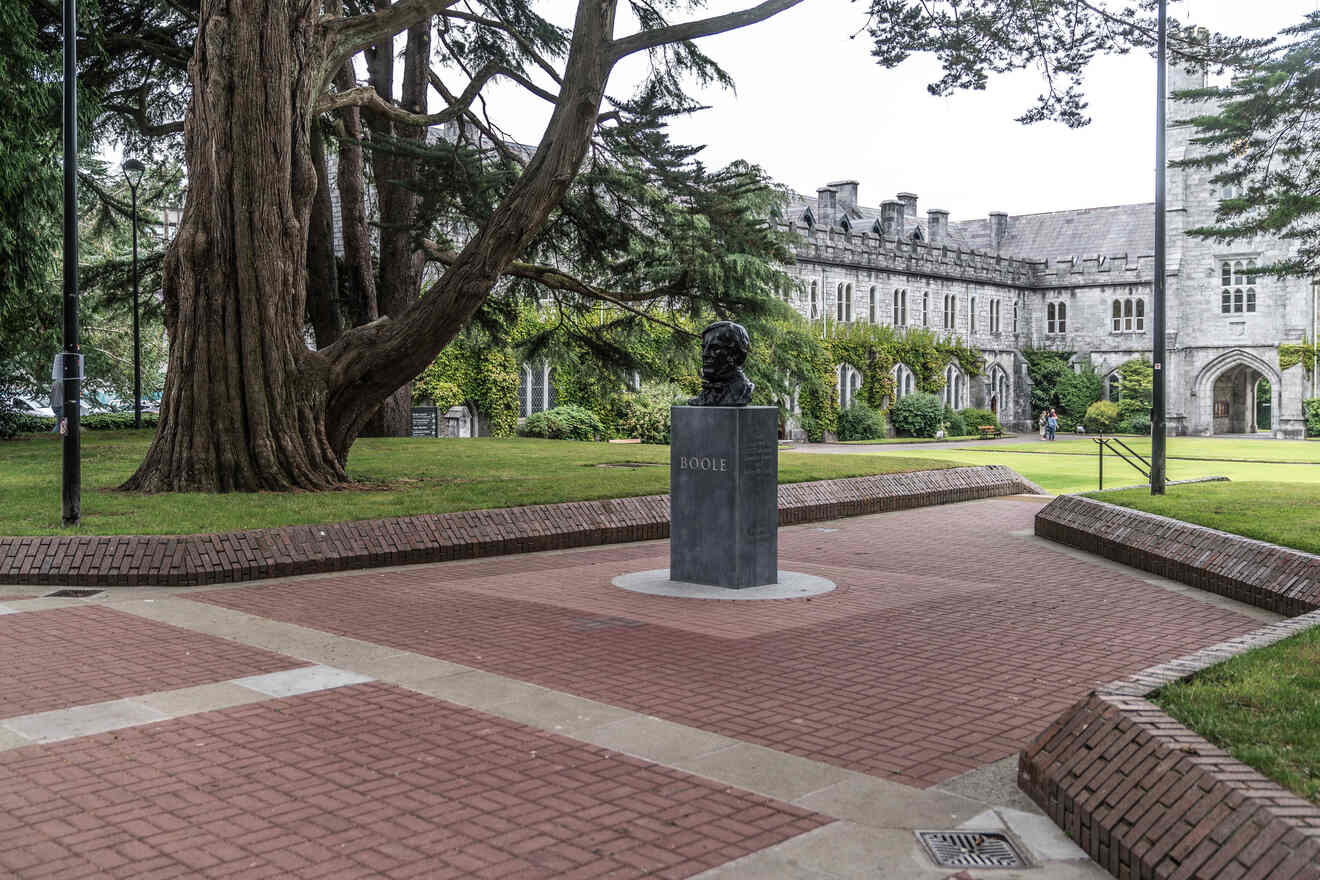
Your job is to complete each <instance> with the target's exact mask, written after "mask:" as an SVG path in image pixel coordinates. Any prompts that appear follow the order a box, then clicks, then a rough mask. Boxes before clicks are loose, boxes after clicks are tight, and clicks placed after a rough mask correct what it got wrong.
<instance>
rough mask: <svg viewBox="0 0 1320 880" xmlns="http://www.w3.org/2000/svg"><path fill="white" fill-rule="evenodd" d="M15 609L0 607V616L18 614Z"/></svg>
mask: <svg viewBox="0 0 1320 880" xmlns="http://www.w3.org/2000/svg"><path fill="white" fill-rule="evenodd" d="M18 613H19V612H18V609H17V608H10V607H9V606H8V605H0V614H18Z"/></svg>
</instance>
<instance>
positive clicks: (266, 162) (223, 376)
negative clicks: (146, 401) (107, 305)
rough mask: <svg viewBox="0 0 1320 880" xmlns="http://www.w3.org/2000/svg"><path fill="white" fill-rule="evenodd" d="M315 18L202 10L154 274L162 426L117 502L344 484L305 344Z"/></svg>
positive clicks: (222, 4)
mask: <svg viewBox="0 0 1320 880" xmlns="http://www.w3.org/2000/svg"><path fill="white" fill-rule="evenodd" d="M318 11H319V5H318V4H315V3H310V2H305V0H301V2H300V0H203V3H202V7H201V15H200V21H199V30H198V34H197V42H196V49H195V52H194V56H193V60H192V64H191V65H190V68H189V70H190V75H191V79H192V88H193V95H192V102H191V105H190V107H189V111H188V118H187V124H186V127H185V134H184V137H185V145H186V151H187V159H188V175H189V187H188V197H187V202H186V203H185V206H184V212H183V220H182V223H181V225H180V228H179V233H178V236H177V237H176V238H175V241H174V244H173V246H172V248H171V250H170V253H169V258H168V262H167V265H166V269H165V291H164V294H165V298H166V301H167V312H168V316H167V320H168V324H169V327H168V329H169V332H170V358H169V370H168V372H167V373H166V380H165V394H164V398H163V400H162V403H161V417H160V426H159V428H158V429H157V432H156V437H155V440H154V441H153V442H152V445H151V449H150V450H149V451H148V453H147V456H146V459H145V460H144V461H143V463H142V466H141V467H140V468H139V469H138V471H137V473H136V474H134V476H133V477H132V478H131V479H130V480H129V481H128V482H127V483H126V484H125V488H127V489H137V490H143V491H180V490H185V491H186V490H196V491H220V492H224V491H232V490H260V489H291V488H304V489H322V488H327V487H330V486H333V485H336V484H338V483H341V482H342V481H344V480H345V479H346V475H345V472H344V468H343V465H342V462H341V458H340V457H339V456H337V455H336V454H335V451H334V449H333V448H332V446H331V444H330V443H329V442H328V440H327V436H326V428H325V411H326V401H327V398H328V392H329V387H328V379H329V371H328V369H327V365H326V361H325V360H324V359H323V358H322V357H321V356H320V355H318V354H317V353H316V352H312V351H309V350H308V348H307V346H306V344H305V343H304V341H303V338H302V327H303V317H304V313H303V307H304V296H305V293H306V289H307V235H308V226H309V223H310V218H311V209H312V200H313V197H314V195H315V192H316V171H315V168H314V167H313V164H312V161H311V146H310V143H309V136H310V131H311V119H312V108H313V107H314V102H315V100H316V98H317V97H318V95H319V92H320V89H321V87H322V73H321V69H320V67H321V62H322V60H323V59H322V58H321V56H320V51H321V49H320V46H319V45H318V44H317V39H316V36H317V29H316V23H317V13H318Z"/></svg>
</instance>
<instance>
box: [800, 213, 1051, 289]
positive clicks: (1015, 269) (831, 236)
mask: <svg viewBox="0 0 1320 880" xmlns="http://www.w3.org/2000/svg"><path fill="white" fill-rule="evenodd" d="M792 231H793V232H794V233H796V234H797V236H798V238H799V241H798V244H797V246H796V248H795V251H796V253H797V258H798V260H799V261H806V262H817V263H830V264H833V265H839V266H849V267H852V268H859V269H872V270H877V271H885V272H897V273H906V274H912V275H928V276H933V277H937V278H948V279H953V280H959V281H978V282H982V283H986V284H1002V285H1008V286H1014V287H1035V286H1037V285H1038V284H1039V281H1038V280H1037V279H1039V278H1040V277H1041V274H1042V271H1043V267H1044V264H1043V263H1041V262H1039V261H1034V260H1024V259H1019V258H1017V257H1008V256H1004V255H1002V254H993V253H989V252H987V251H980V250H974V249H972V248H967V247H964V246H962V245H959V244H956V243H953V242H943V243H939V244H930V243H927V242H925V241H919V240H914V239H905V238H898V237H890V236H885V235H876V234H874V233H871V232H844V231H842V230H838V229H826V228H822V227H815V228H812V227H808V226H806V225H804V224H793V226H792Z"/></svg>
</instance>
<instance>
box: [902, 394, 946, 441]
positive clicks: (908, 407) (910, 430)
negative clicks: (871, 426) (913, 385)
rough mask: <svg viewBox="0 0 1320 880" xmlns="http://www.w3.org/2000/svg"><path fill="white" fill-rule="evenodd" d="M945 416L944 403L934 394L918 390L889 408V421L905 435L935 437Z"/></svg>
mask: <svg viewBox="0 0 1320 880" xmlns="http://www.w3.org/2000/svg"><path fill="white" fill-rule="evenodd" d="M943 418H944V404H943V403H941V402H940V399H939V398H938V397H936V396H935V395H934V394H926V393H925V392H923V391H917V392H915V393H913V394H909V395H907V396H906V397H903V398H901V399H900V400H899V401H898V402H897V403H895V404H894V406H893V407H892V408H891V409H890V410H889V421H890V423H891V424H893V426H894V430H896V431H898V433H899V434H902V435H903V436H905V437H934V436H935V432H936V431H938V430H939V429H940V421H941V420H942V419H943Z"/></svg>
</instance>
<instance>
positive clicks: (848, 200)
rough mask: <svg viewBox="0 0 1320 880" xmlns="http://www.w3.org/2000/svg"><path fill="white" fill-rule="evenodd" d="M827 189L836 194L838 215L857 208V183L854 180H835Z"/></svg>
mask: <svg viewBox="0 0 1320 880" xmlns="http://www.w3.org/2000/svg"><path fill="white" fill-rule="evenodd" d="M828 186H829V188H830V189H832V190H834V191H835V192H836V193H838V205H839V213H840V214H843V213H845V212H847V211H851V210H852V209H853V208H856V207H857V186H858V184H857V181H855V180H836V181H834V182H832V183H830V184H828Z"/></svg>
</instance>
